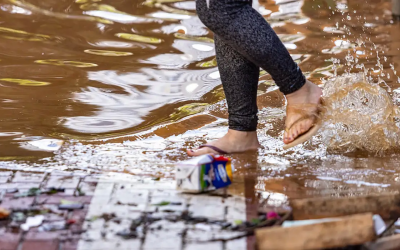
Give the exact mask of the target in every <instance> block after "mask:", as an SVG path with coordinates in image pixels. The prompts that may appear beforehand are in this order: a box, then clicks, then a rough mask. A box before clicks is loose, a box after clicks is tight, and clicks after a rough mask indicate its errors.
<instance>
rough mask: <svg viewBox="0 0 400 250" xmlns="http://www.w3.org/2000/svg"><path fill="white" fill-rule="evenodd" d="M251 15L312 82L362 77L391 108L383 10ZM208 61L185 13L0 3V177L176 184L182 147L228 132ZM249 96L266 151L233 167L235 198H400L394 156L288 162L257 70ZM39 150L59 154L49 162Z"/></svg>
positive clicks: (310, 156)
mask: <svg viewBox="0 0 400 250" xmlns="http://www.w3.org/2000/svg"><path fill="white" fill-rule="evenodd" d="M254 8H255V9H257V10H258V11H259V12H260V13H261V14H262V15H264V16H265V18H266V19H267V20H268V21H269V22H270V24H271V26H272V27H273V28H274V29H275V31H276V32H277V34H278V35H279V36H280V38H281V39H282V41H283V42H284V44H285V46H286V47H287V49H288V50H289V51H290V53H291V55H292V57H293V58H294V59H295V60H296V61H297V62H298V63H299V65H300V66H301V68H302V69H303V71H304V72H305V73H306V75H307V77H308V78H309V79H310V80H312V81H314V82H316V83H319V84H321V83H322V82H323V79H327V78H329V77H332V76H334V75H335V74H336V73H337V74H343V73H345V72H358V71H361V70H364V69H365V70H366V71H368V75H369V76H371V77H373V78H374V79H375V80H379V81H380V82H381V83H380V86H381V87H383V88H385V89H386V90H387V91H389V94H390V95H391V96H392V97H393V99H394V101H395V103H396V104H397V101H399V102H400V99H398V98H399V97H397V95H398V94H400V88H399V87H400V84H399V78H398V76H397V75H400V64H399V62H400V51H399V47H400V25H399V24H397V23H394V22H393V21H392V17H391V13H390V9H391V7H390V1H389V0H385V1H379V0H374V1H368V4H366V1H364V0H355V1H348V0H340V1H339V0H304V1H299V0H298V1H286V0H276V1H272V0H267V1H260V2H257V1H255V2H254ZM214 54H215V52H214V45H213V40H212V34H211V33H210V32H209V30H208V29H207V28H205V27H204V25H203V24H202V23H201V22H200V20H199V19H198V17H197V16H196V13H195V2H194V1H179V0H146V1H143V0H133V1H131V0H129V1H128V0H113V1H111V0H75V1H72V0H41V1H38V0H0V84H1V85H0V88H1V91H0V98H1V105H0V118H1V119H0V156H1V160H2V162H1V163H0V166H1V169H2V170H5V169H11V170H18V169H23V170H31V171H51V170H67V171H74V172H77V173H80V172H81V173H93V174H96V173H113V172H120V173H125V174H130V175H139V176H158V177H162V178H171V179H172V177H173V164H174V162H176V161H179V160H183V159H186V158H187V156H186V155H185V152H184V149H185V148H186V147H193V146H197V145H200V144H201V143H204V142H205V141H207V140H212V139H215V138H218V137H220V136H222V135H223V134H224V133H225V132H226V130H227V119H226V118H227V111H226V105H225V101H224V95H223V91H222V88H221V85H220V79H219V74H218V70H217V67H216V62H215V57H214ZM396 71H398V72H399V73H396ZM258 95H259V96H258V103H259V110H260V113H259V117H260V125H259V130H258V132H259V136H260V141H261V144H262V145H263V148H262V149H260V150H259V152H258V153H257V154H245V155H243V154H242V155H233V156H232V157H233V159H234V164H235V166H236V169H237V172H236V181H235V184H234V187H236V188H235V189H234V190H235V191H234V192H236V193H238V194H246V196H247V197H248V198H249V200H250V201H254V202H257V201H259V202H262V200H263V199H265V198H267V197H269V200H268V204H270V205H277V204H282V203H285V202H286V200H287V198H288V197H309V196H319V195H324V196H326V195H332V196H347V195H348V196H350V195H358V194H366V193H371V192H383V191H393V190H396V189H397V188H398V183H399V182H400V169H399V168H398V167H399V165H400V164H399V160H400V157H399V156H400V152H397V151H396V150H394V151H391V152H390V153H384V154H382V155H379V156H377V155H374V154H371V153H367V152H363V151H362V150H358V151H352V152H339V153H338V152H329V151H327V150H326V145H324V144H322V143H320V141H319V138H318V137H316V138H315V139H314V140H313V141H312V143H308V144H306V145H304V146H297V147H295V148H294V149H292V150H290V151H283V150H282V149H281V147H282V145H283V144H282V142H281V135H282V129H283V118H284V101H283V96H282V95H281V94H280V93H279V92H278V91H277V87H276V86H274V84H273V82H272V81H271V79H270V77H269V76H268V74H266V73H265V72H263V71H261V72H260V84H259V93H258ZM45 139H56V140H64V141H65V143H64V145H63V147H62V148H61V149H60V150H59V151H57V152H52V151H50V152H49V151H45V150H43V149H41V147H42V146H41V145H42V144H41V143H44V144H46V141H43V140H45ZM47 142H48V141H47ZM46 145H47V144H46ZM50 148H51V145H50ZM256 194H257V195H256Z"/></svg>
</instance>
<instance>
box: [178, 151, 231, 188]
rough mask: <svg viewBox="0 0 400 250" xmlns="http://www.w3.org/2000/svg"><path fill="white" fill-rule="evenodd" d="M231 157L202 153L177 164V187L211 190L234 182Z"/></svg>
mask: <svg viewBox="0 0 400 250" xmlns="http://www.w3.org/2000/svg"><path fill="white" fill-rule="evenodd" d="M233 171H234V168H233V166H232V164H231V159H230V158H227V157H223V156H212V155H202V156H198V157H195V158H192V159H190V160H187V161H184V162H180V163H178V164H177V165H176V173H175V178H176V182H177V189H179V190H182V191H187V192H203V191H211V190H215V189H219V188H223V187H227V186H229V185H230V184H232V174H233Z"/></svg>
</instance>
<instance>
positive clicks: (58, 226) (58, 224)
mask: <svg viewBox="0 0 400 250" xmlns="http://www.w3.org/2000/svg"><path fill="white" fill-rule="evenodd" d="M66 227H67V225H66V223H65V221H55V222H51V223H46V224H43V225H42V226H40V227H39V228H38V230H39V231H40V232H43V231H57V230H64V229H66Z"/></svg>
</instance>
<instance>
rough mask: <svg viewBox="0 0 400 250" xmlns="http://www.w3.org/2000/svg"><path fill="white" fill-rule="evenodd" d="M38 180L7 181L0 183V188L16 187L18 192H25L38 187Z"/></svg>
mask: <svg viewBox="0 0 400 250" xmlns="http://www.w3.org/2000/svg"><path fill="white" fill-rule="evenodd" d="M39 187H40V182H11V183H10V182H9V183H3V184H0V189H14V188H16V189H18V191H19V192H26V191H28V190H29V189H31V188H39Z"/></svg>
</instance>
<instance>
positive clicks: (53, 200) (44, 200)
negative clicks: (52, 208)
mask: <svg viewBox="0 0 400 250" xmlns="http://www.w3.org/2000/svg"><path fill="white" fill-rule="evenodd" d="M61 194H62V193H57V194H53V195H39V196H37V199H36V204H57V205H58V204H61V200H67V201H71V202H75V203H83V204H90V203H91V201H92V198H93V197H92V196H72V195H61Z"/></svg>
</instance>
